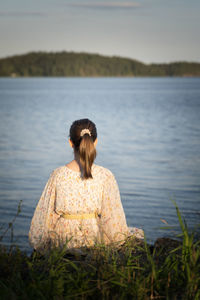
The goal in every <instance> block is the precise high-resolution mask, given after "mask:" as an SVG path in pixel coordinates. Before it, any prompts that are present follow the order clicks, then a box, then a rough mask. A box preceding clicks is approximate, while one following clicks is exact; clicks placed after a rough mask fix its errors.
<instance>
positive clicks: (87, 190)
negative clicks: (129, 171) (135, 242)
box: [29, 164, 143, 251]
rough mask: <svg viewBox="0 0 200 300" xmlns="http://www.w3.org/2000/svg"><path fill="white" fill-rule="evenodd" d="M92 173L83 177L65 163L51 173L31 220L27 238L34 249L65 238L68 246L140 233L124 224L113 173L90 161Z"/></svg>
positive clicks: (60, 244)
mask: <svg viewBox="0 0 200 300" xmlns="http://www.w3.org/2000/svg"><path fill="white" fill-rule="evenodd" d="M92 176H93V178H90V179H87V180H83V179H82V178H81V173H80V172H75V171H73V170H71V169H69V168H68V167H67V166H66V165H65V166H61V167H59V168H57V169H55V170H54V171H53V172H52V173H51V175H50V178H49V180H48V182H47V183H46V186H45V188H44V191H43V193H42V195H41V198H40V200H39V202H38V204H37V207H36V209H35V212H34V215H33V218H32V221H31V226H30V231H29V241H30V244H31V246H32V247H33V248H34V249H36V250H39V251H44V250H46V249H50V248H52V247H54V246H56V247H57V246H63V245H64V244H65V243H66V242H67V247H68V248H80V247H83V246H93V245H95V244H98V243H104V244H110V243H112V242H121V241H124V240H125V239H126V237H127V236H128V235H130V234H135V235H136V236H137V237H139V238H142V237H143V231H142V230H139V229H137V228H129V227H127V224H126V218H125V214H124V210H123V207H122V203H121V199H120V194H119V189H118V185H117V182H116V180H115V177H114V176H113V174H112V173H111V172H110V171H109V170H108V169H106V168H103V167H101V166H98V165H94V164H93V166H92ZM66 215H67V216H68V217H67V218H65V217H64V216H66ZM69 215H70V216H71V218H69ZM73 216H75V217H73ZM76 216H77V218H76ZM79 216H84V218H82V217H80V218H79ZM87 216H89V217H87ZM91 216H92V217H91Z"/></svg>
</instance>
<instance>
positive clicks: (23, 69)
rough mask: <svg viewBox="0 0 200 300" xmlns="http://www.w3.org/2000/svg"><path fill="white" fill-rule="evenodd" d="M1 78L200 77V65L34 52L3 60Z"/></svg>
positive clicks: (70, 53)
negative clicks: (146, 62) (145, 62)
mask: <svg viewBox="0 0 200 300" xmlns="http://www.w3.org/2000/svg"><path fill="white" fill-rule="evenodd" d="M0 76H1V77H10V76H11V77H33V76H37V77H40V76H41V77H46V76H52V77H104V76H105V77H111V76H114V77H117V76H119V77H134V76H200V63H194V62H173V63H163V64H155V63H154V64H144V63H142V62H139V61H137V60H134V59H128V58H122V57H117V56H112V57H109V56H103V55H98V54H88V53H75V52H65V51H64V52H57V53H53V52H31V53H27V54H24V55H15V56H11V57H7V58H1V59H0Z"/></svg>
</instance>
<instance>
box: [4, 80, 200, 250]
mask: <svg viewBox="0 0 200 300" xmlns="http://www.w3.org/2000/svg"><path fill="white" fill-rule="evenodd" d="M0 105H1V110H0V123H1V127H0V213H1V226H4V227H3V229H2V230H4V229H6V226H7V224H8V223H9V222H10V221H11V220H12V218H13V217H14V216H15V214H16V211H17V206H18V203H19V201H20V200H22V201H23V202H22V211H21V213H20V215H19V216H18V218H17V219H16V221H15V223H14V241H15V242H16V244H18V245H19V246H20V248H21V249H22V250H25V251H27V252H29V253H30V251H31V248H30V247H29V244H28V231H29V226H30V221H31V218H32V216H33V212H34V209H35V207H36V204H37V201H38V200H39V198H40V195H41V193H42V190H43V188H44V185H45V183H46V181H47V179H48V177H49V174H50V173H51V172H52V170H53V169H55V168H57V167H59V166H61V165H64V164H66V163H67V162H69V161H70V160H71V159H72V158H73V154H72V150H71V148H70V147H69V146H68V142H67V140H68V131H69V127H70V125H71V123H72V122H73V121H74V120H76V119H80V118H86V117H87V118H90V119H91V120H92V121H94V122H95V123H96V125H97V129H98V139H99V142H98V146H97V151H98V156H97V159H96V163H97V164H99V165H103V166H104V167H107V168H109V169H110V170H111V171H112V172H113V173H114V174H115V177H116V179H117V181H118V184H119V188H120V193H121V198H122V203H123V206H124V210H125V213H126V217H127V223H128V225H129V226H136V227H140V228H143V229H144V231H145V233H146V235H147V238H148V240H149V241H152V242H153V241H155V239H156V238H158V237H160V236H166V235H171V234H173V233H171V231H170V232H169V231H166V230H162V229H160V227H162V226H163V225H164V224H163V223H162V221H161V219H164V220H166V221H167V222H168V223H169V224H170V225H174V226H175V231H176V232H177V230H178V221H177V217H176V211H175V207H174V205H173V203H172V201H171V199H173V200H175V201H176V202H177V204H178V206H179V208H180V210H181V213H182V215H183V216H184V217H185V218H186V220H187V222H188V225H189V227H190V228H194V226H195V225H196V224H197V223H199V220H200V78H15V79H12V78H2V79H0ZM9 242H10V233H9V234H8V235H7V236H6V237H5V238H4V243H5V244H6V245H9Z"/></svg>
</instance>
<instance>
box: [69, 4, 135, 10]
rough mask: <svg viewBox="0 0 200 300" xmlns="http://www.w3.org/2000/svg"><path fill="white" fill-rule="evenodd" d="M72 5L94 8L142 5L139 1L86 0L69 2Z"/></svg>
mask: <svg viewBox="0 0 200 300" xmlns="http://www.w3.org/2000/svg"><path fill="white" fill-rule="evenodd" d="M69 5H70V6H73V7H80V8H92V9H135V8H138V7H140V4H139V3H138V2H96V3H95V2H86V3H81V2H79V3H69Z"/></svg>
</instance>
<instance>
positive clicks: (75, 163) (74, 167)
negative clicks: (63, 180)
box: [66, 159, 81, 172]
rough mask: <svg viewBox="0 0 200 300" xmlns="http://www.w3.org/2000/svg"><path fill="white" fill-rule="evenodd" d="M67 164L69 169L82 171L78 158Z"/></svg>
mask: <svg viewBox="0 0 200 300" xmlns="http://www.w3.org/2000/svg"><path fill="white" fill-rule="evenodd" d="M66 166H67V167H68V168H69V169H71V170H73V171H76V172H80V171H81V168H80V165H79V163H78V161H77V160H76V159H74V160H72V161H71V162H70V163H68V164H67V165H66Z"/></svg>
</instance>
